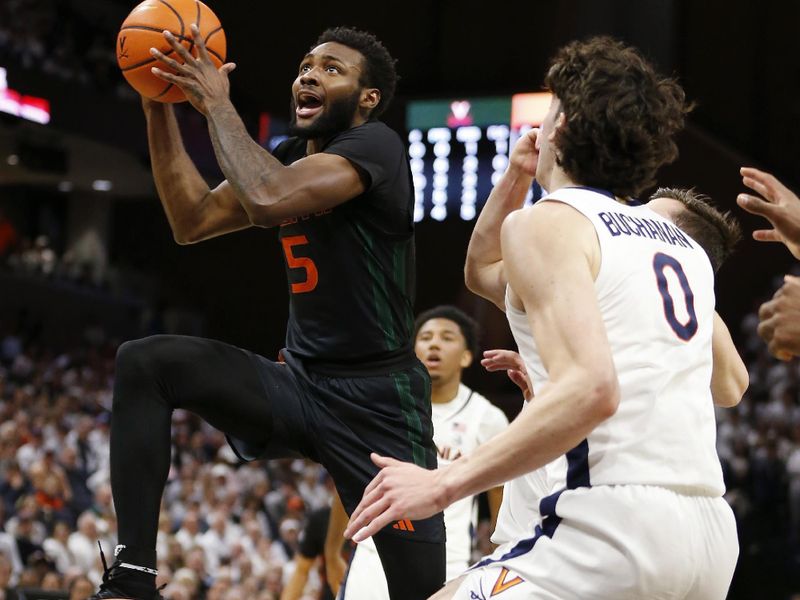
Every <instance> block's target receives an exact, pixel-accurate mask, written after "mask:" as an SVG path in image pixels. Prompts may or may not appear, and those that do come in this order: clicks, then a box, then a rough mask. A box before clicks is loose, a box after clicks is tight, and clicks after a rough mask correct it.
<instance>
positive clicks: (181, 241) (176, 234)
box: [172, 231, 199, 246]
mask: <svg viewBox="0 0 800 600" xmlns="http://www.w3.org/2000/svg"><path fill="white" fill-rule="evenodd" d="M172 239H173V240H175V243H176V244H178V245H179V246H188V245H190V244H194V243H196V242H198V241H199V240H196V239H194V237H193V236H191V235H189V234H187V233H185V232H182V231H173V232H172Z"/></svg>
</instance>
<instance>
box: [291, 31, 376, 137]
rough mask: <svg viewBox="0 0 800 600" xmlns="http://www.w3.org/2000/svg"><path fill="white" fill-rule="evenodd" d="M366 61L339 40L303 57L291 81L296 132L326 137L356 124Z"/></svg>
mask: <svg viewBox="0 0 800 600" xmlns="http://www.w3.org/2000/svg"><path fill="white" fill-rule="evenodd" d="M363 62H364V57H363V56H362V55H361V53H360V52H359V51H358V50H353V49H352V48H348V47H347V46H343V45H342V44H338V43H336V42H326V43H324V44H320V45H319V46H317V47H316V48H314V49H313V50H311V52H309V53H308V54H307V55H306V56H305V57H303V60H302V61H300V66H299V68H298V73H297V78H296V79H295V80H294V83H293V84H292V103H291V107H292V114H291V130H292V134H293V135H298V136H300V137H303V138H306V139H313V138H324V137H329V136H331V135H335V134H336V133H339V132H340V131H344V130H345V129H349V128H350V127H352V126H353V121H354V120H355V117H356V115H357V112H358V107H359V102H360V100H361V93H362V87H361V83H360V77H361V74H362V72H363Z"/></svg>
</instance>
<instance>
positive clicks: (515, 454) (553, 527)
mask: <svg viewBox="0 0 800 600" xmlns="http://www.w3.org/2000/svg"><path fill="white" fill-rule="evenodd" d="M545 83H546V84H547V86H548V87H549V88H550V89H551V91H552V92H553V94H554V98H553V102H552V104H551V107H550V111H549V112H548V114H547V116H546V118H545V119H544V122H543V124H542V128H541V131H540V132H539V133H538V136H537V137H536V139H535V142H536V146H537V149H538V150H539V154H538V156H536V159H535V161H534V164H532V165H531V164H529V165H519V164H516V165H515V164H513V163H512V165H511V166H510V167H509V170H508V171H507V172H506V174H505V176H504V177H503V179H502V180H501V181H500V182H499V183H498V186H497V187H496V188H495V192H497V193H499V194H501V195H503V196H507V197H512V196H515V195H516V194H515V193H514V192H516V191H518V190H519V189H524V190H525V191H527V189H528V188H529V187H530V185H531V183H532V179H533V174H535V176H536V179H537V181H538V182H539V183H540V184H541V185H542V187H543V188H545V189H548V190H551V193H550V195H549V196H547V197H546V198H545V199H544V201H542V202H539V203H537V204H536V205H534V206H533V207H531V208H529V209H525V210H519V211H516V209H517V208H518V206H508V207H506V208H507V210H506V211H505V214H501V212H502V208H503V207H502V206H495V207H494V209H493V210H492V211H490V213H489V215H488V216H487V219H486V220H488V221H489V222H488V223H487V222H484V227H482V228H481V230H480V232H479V231H478V226H477V225H476V232H478V236H479V237H478V238H477V239H476V237H475V236H473V238H472V240H471V242H470V244H471V245H470V250H469V253H470V255H473V252H474V251H475V250H476V248H480V247H481V246H482V245H483V246H484V249H486V250H488V251H489V252H491V250H492V248H496V238H497V235H499V238H500V240H501V246H500V248H501V252H500V253H499V255H497V256H485V255H481V256H480V258H481V259H483V260H485V259H489V261H490V265H488V266H489V267H490V268H489V269H488V270H480V269H479V272H477V273H475V272H472V273H470V270H469V267H470V265H469V264H468V270H467V274H468V285H470V287H471V288H472V289H474V290H476V291H478V293H481V294H482V295H484V296H486V297H489V298H490V299H492V300H493V301H495V302H496V303H498V304H499V303H505V304H506V313H507V316H508V319H509V324H510V325H511V328H512V332H513V333H514V336H515V339H516V341H517V345H518V347H519V349H520V352H521V354H522V356H523V358H524V360H525V364H526V367H527V369H528V371H529V373H531V375H532V377H533V381H534V385H535V386H537V389H536V390H535V393H536V401H535V402H532V403H531V404H530V405H529V406H528V408H527V409H526V410H524V411H523V412H522V414H521V415H520V416H519V417H518V418H517V419H516V420H515V421H514V422H513V423H512V424H511V425H510V426H509V427H508V428H507V429H506V430H505V431H504V432H503V433H501V434H499V435H498V436H496V437H495V438H493V439H492V440H491V441H490V442H489V443H487V444H484V445H483V446H481V447H480V448H478V449H477V450H476V451H475V452H473V453H472V454H471V455H470V456H467V457H464V458H463V459H462V460H459V461H457V462H455V463H453V464H451V465H449V466H447V467H445V468H442V469H438V470H437V471H435V472H424V471H423V470H421V469H418V468H416V467H415V466H414V465H411V464H407V463H401V462H398V461H394V460H391V459H388V458H385V457H378V456H375V457H374V461H375V462H376V464H378V465H379V466H381V467H382V471H381V472H380V473H379V475H378V476H377V477H376V478H375V479H374V480H373V482H372V483H370V485H369V486H367V488H366V490H365V492H364V496H363V499H362V502H361V503H360V504H359V506H358V507H357V508H356V510H355V511H354V512H353V515H352V516H351V520H350V524H349V525H348V528H347V530H346V532H345V533H346V535H349V536H352V537H353V538H354V539H355V540H356V541H358V540H360V539H363V538H364V537H366V536H368V535H371V534H372V533H374V532H375V531H378V530H379V529H380V528H381V527H382V526H384V525H385V524H386V523H388V522H391V521H392V520H395V519H397V518H411V519H414V518H419V517H421V516H424V515H428V514H433V513H435V512H436V510H439V509H441V508H443V507H444V506H447V505H448V504H449V503H450V502H452V501H453V500H455V499H457V498H461V497H464V496H466V495H470V494H473V493H475V492H476V491H478V490H480V489H484V488H485V487H488V486H492V485H496V484H497V483H498V482H500V481H508V480H510V479H513V478H515V477H517V476H519V475H522V474H523V473H526V472H530V471H532V470H534V469H538V468H540V467H542V466H545V465H546V469H547V471H546V472H547V480H548V483H549V482H554V483H555V484H556V485H559V491H558V492H557V493H556V494H553V495H551V496H549V497H548V498H547V499H546V500H547V501H546V502H545V501H544V500H543V501H542V505H541V506H542V516H543V519H542V522H541V524H540V525H539V526H538V527H537V529H536V533H535V535H533V536H532V537H529V538H526V539H523V540H518V541H517V542H514V543H512V544H509V545H507V546H505V547H502V548H500V549H498V551H497V552H495V553H494V554H493V555H492V556H491V557H489V558H487V559H485V560H484V561H481V562H480V563H478V565H476V567H473V569H472V570H471V572H470V574H469V575H468V577H467V579H466V580H465V581H464V583H463V584H462V585H461V587H460V588H459V590H458V591H457V592H456V595H455V598H458V599H459V600H461V599H462V598H469V599H482V598H483V599H485V598H489V597H495V596H498V595H500V594H503V599H507V600H514V599H517V598H520V599H521V598H559V599H562V600H563V599H567V598H576V599H577V598H581V599H589V598H598V599H599V598H618V599H627V598H630V599H634V598H662V597H663V598H676V599H680V598H687V599H689V598H691V599H694V598H697V599H700V598H703V599H704V600H706V599H710V600H714V599H717V598H719V599H722V598H724V597H725V595H726V592H727V589H728V586H729V585H730V580H731V577H732V575H733V570H734V567H735V563H736V557H737V555H738V542H737V536H736V527H735V522H734V519H733V514H732V511H731V510H730V508H729V507H728V506H727V504H726V503H725V501H724V500H723V499H722V493H723V491H724V485H723V483H722V473H721V468H720V465H719V460H718V458H717V456H716V451H715V447H714V443H715V423H714V415H713V406H712V403H711V392H710V386H711V367H712V350H711V338H712V329H713V320H714V319H713V314H714V290H713V284H714V282H713V272H712V268H711V265H710V263H709V259H708V257H707V256H706V255H705V252H703V250H702V249H701V248H700V247H699V246H698V245H697V243H696V242H694V241H693V240H691V239H690V238H689V237H688V236H686V235H685V234H684V233H683V232H681V231H680V230H679V229H678V228H676V227H675V226H674V225H673V224H671V223H670V222H669V221H667V220H665V219H663V218H661V217H659V216H658V215H655V214H652V216H651V215H650V214H648V215H643V214H642V212H641V209H639V208H638V207H629V206H627V205H626V204H625V202H624V201H625V199H627V198H630V197H635V196H636V195H637V194H639V193H640V192H641V191H642V190H643V189H644V188H646V187H647V186H649V185H652V183H653V181H654V178H655V173H656V171H657V170H658V168H659V167H660V166H661V165H663V164H664V163H666V162H669V161H670V160H673V159H674V158H675V157H676V155H677V148H676V146H675V144H674V142H673V140H672V136H673V135H674V134H675V132H677V131H678V130H679V129H680V128H681V127H682V125H683V120H684V114H685V111H686V107H685V100H684V95H683V91H682V90H681V89H680V87H679V86H678V85H677V84H676V83H675V82H673V81H670V80H666V79H662V78H660V77H658V76H657V75H656V74H655V72H654V71H653V70H652V68H651V67H650V65H648V64H647V63H646V61H645V60H644V59H643V58H642V57H641V55H640V54H639V53H638V52H636V51H635V50H633V49H631V48H627V47H625V46H623V45H622V44H620V43H618V42H615V41H613V40H610V39H608V38H594V39H591V40H589V41H586V42H573V43H571V44H569V45H567V46H566V47H565V48H563V49H562V50H561V51H559V53H558V54H557V56H556V58H555V60H554V61H553V63H552V65H551V67H550V69H549V71H548V74H547V77H546V80H545ZM534 135H535V134H534ZM526 166H527V168H525V167H526ZM493 193H494V192H493ZM512 211H513V214H509V213H512ZM485 214H486V211H485V209H484V212H483V213H482V215H481V219H483V218H484V215H485ZM486 220H485V221H486ZM493 220H494V222H493V223H492V222H491V221H493ZM486 225H488V226H489V227H488V229H489V231H487V228H486V227H485V226H486ZM492 229H493V230H494V231H493V232H492V231H491V230H492ZM492 233H494V234H497V235H495V239H494V240H493V241H492V242H491V243H489V244H486V238H487V236H488V237H491V236H492ZM473 243H474V244H473ZM492 259H494V260H492ZM484 266H486V265H484ZM506 283H507V285H506ZM503 289H505V294H504V296H505V298H503V296H500V295H498V291H499V290H503ZM484 292H487V293H484Z"/></svg>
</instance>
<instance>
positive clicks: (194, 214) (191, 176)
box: [142, 98, 251, 244]
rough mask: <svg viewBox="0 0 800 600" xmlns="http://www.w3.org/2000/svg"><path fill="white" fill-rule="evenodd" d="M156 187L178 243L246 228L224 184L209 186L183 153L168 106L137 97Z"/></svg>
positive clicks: (244, 217) (239, 208) (247, 224)
mask: <svg viewBox="0 0 800 600" xmlns="http://www.w3.org/2000/svg"><path fill="white" fill-rule="evenodd" d="M142 106H143V108H144V114H145V117H146V119H147V140H148V145H149V147H150V163H151V165H152V169H153V179H154V181H155V184H156V191H157V192H158V197H159V199H160V200H161V204H162V206H163V207H164V212H165V213H166V215H167V221H169V225H170V228H171V229H172V235H173V236H174V238H175V241H176V242H178V243H179V244H189V243H193V242H198V241H201V240H204V239H206V238H209V237H214V236H217V235H222V234H224V233H229V232H231V231H237V230H239V229H244V228H245V227H250V225H251V223H250V218H249V217H248V216H247V213H246V212H245V210H244V209H243V208H242V205H241V204H240V203H239V201H238V200H237V199H236V196H235V195H234V194H233V192H232V191H231V190H230V189H229V188H228V187H227V186H223V187H222V188H217V189H216V190H213V191H212V190H211V189H210V188H209V186H208V184H207V183H206V182H205V180H204V179H203V176H202V175H200V173H199V172H198V170H197V167H195V165H194V163H193V162H192V159H191V158H190V157H189V155H188V154H187V152H186V149H185V148H184V146H183V141H182V140H181V132H180V129H179V128H178V122H177V121H176V119H175V113H174V112H173V109H172V105H170V104H162V103H161V102H155V101H153V100H147V99H144V98H143V99H142Z"/></svg>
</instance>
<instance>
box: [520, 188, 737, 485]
mask: <svg viewBox="0 0 800 600" xmlns="http://www.w3.org/2000/svg"><path fill="white" fill-rule="evenodd" d="M542 201H559V202H563V203H565V204H568V205H570V206H572V207H573V208H575V209H576V210H578V211H579V212H581V213H582V214H583V215H585V216H586V217H587V218H588V219H589V220H590V221H591V222H592V224H593V225H594V227H595V230H596V232H597V237H598V240H599V242H600V250H601V256H602V258H601V265H600V269H599V273H598V275H597V279H596V281H595V290H596V293H597V298H598V304H599V307H600V312H601V315H602V318H603V322H604V323H605V327H606V332H607V335H608V341H609V344H610V346H611V352H612V355H613V360H614V365H615V367H616V371H617V376H618V379H619V385H620V403H619V407H618V409H617V412H616V413H615V414H614V416H612V417H611V418H610V419H608V420H606V421H605V422H603V423H601V424H600V425H599V426H598V427H597V428H595V429H594V431H592V432H591V433H590V434H589V436H588V438H587V439H586V440H585V441H584V442H583V443H582V444H581V445H579V446H578V447H576V448H575V449H574V450H573V451H570V453H568V454H567V455H566V456H564V457H561V458H559V459H557V460H555V461H553V462H552V463H550V464H549V465H547V466H546V467H545V469H546V475H547V488H549V490H550V491H553V490H559V489H563V488H565V487H575V486H581V485H617V484H641V485H657V486H662V487H666V488H670V489H674V490H676V491H680V492H684V493H689V494H696V495H706V496H721V495H722V494H723V493H724V490H725V488H724V485H723V481H722V469H721V467H720V462H719V458H718V457H717V453H716V449H715V441H716V425H715V420H714V408H713V403H712V400H711V387H710V384H711V368H712V353H711V336H712V328H713V311H714V274H713V270H712V268H711V264H710V262H709V260H708V257H707V255H706V253H705V252H704V251H703V249H702V248H701V247H700V246H699V245H698V244H697V242H695V241H694V240H693V239H691V238H690V237H689V236H688V235H687V234H686V233H684V232H683V231H681V230H680V229H679V228H678V227H676V226H675V225H674V224H673V223H671V222H669V221H667V220H665V219H663V218H662V217H660V216H659V215H657V214H656V213H654V212H653V211H651V210H649V209H648V208H647V207H645V206H627V205H624V204H622V203H620V202H617V201H616V200H614V199H613V198H612V197H610V195H606V194H604V193H602V192H600V191H595V190H590V189H587V188H562V189H560V190H557V191H556V192H554V193H552V194H550V195H548V196H546V197H545V198H544V199H543V200H542ZM532 268H535V265H533V266H532ZM507 308H508V312H507V315H508V320H509V325H510V326H511V330H512V332H513V334H514V338H515V340H516V342H517V345H518V348H519V350H520V354H521V355H522V358H523V360H524V361H525V365H526V367H527V369H528V372H529V374H530V375H531V379H532V381H533V386H534V392H536V391H538V389H539V388H541V386H542V385H543V384H544V383H545V382H546V381H547V373H546V372H545V370H544V368H543V366H542V361H541V358H540V356H539V352H538V349H537V348H536V344H535V342H534V340H533V337H532V335H531V332H530V326H529V324H528V321H527V319H526V318H525V314H524V313H522V312H521V311H518V310H515V309H514V307H512V306H508V307H507ZM534 402H535V399H534Z"/></svg>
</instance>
